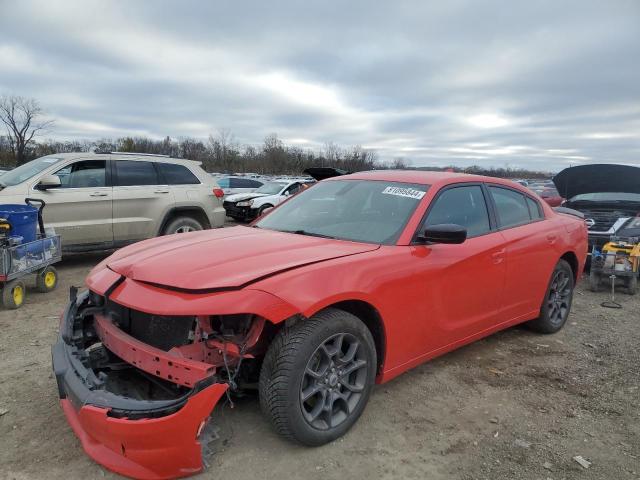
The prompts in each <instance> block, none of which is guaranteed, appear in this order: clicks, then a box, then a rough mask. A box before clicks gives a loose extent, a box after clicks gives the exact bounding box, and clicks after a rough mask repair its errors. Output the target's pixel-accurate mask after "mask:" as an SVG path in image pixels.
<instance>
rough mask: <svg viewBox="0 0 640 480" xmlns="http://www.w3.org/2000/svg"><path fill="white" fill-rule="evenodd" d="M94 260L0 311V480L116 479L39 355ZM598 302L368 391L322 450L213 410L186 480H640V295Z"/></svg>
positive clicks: (579, 303)
mask: <svg viewBox="0 0 640 480" xmlns="http://www.w3.org/2000/svg"><path fill="white" fill-rule="evenodd" d="M101 258H102V256H100V255H83V256H77V257H74V258H71V259H68V260H66V261H65V262H64V263H62V264H61V265H60V268H59V270H60V273H61V284H60V288H59V289H58V290H57V291H56V292H54V293H52V294H48V295H42V294H37V293H35V292H33V293H32V292H30V295H29V297H28V298H27V303H26V305H25V306H24V307H23V308H22V309H21V310H18V311H0V329H1V331H2V335H1V336H0V367H1V368H0V411H4V409H6V410H8V411H7V412H6V413H5V414H4V415H2V416H0V478H10V479H32V478H33V479H36V478H37V479H40V478H49V479H63V478H64V479H70V478H73V479H75V478H102V477H106V478H116V476H114V475H112V474H110V473H109V472H107V471H105V470H103V469H102V468H100V467H99V466H98V465H97V464H95V463H93V462H92V461H91V460H90V459H89V458H88V457H87V456H86V455H84V454H83V452H82V450H81V448H80V445H79V443H78V441H77V440H76V438H75V436H74V435H73V433H72V432H71V430H70V428H69V427H68V426H67V423H66V421H65V420H64V417H63V414H62V412H61V410H60V408H59V405H58V400H57V398H56V387H55V380H54V378H53V376H52V374H51V367H50V353H49V347H50V345H51V344H52V343H53V342H54V340H55V338H56V334H57V326H58V313H59V312H60V310H61V309H62V307H63V305H64V303H65V300H66V298H67V295H68V294H67V292H68V288H69V286H70V285H81V284H82V281H83V278H84V276H85V275H86V274H87V272H88V271H89V270H90V268H91V267H92V266H93V265H94V264H96V263H97V262H98V261H99V260H101ZM606 297H607V295H606V294H605V293H601V294H597V295H596V294H593V293H591V292H587V291H585V288H584V284H583V285H582V286H581V287H580V288H579V289H578V291H577V294H576V296H575V303H574V308H573V313H572V315H571V317H570V319H569V322H568V324H567V326H566V328H565V329H564V330H563V331H562V332H560V333H559V334H556V335H552V336H541V335H536V334H533V333H531V332H529V331H527V330H526V329H524V328H514V329H511V330H508V331H505V332H502V333H499V334H497V335H494V336H492V337H490V338H488V339H485V340H483V341H480V342H477V343H475V344H473V345H471V346H468V347H466V348H463V349H461V350H459V351H457V352H454V353H452V354H449V355H446V356H444V357H441V358H440V359H437V360H435V361H432V362H431V363H428V364H425V365H422V366H420V367H418V368H416V369H414V370H413V371H411V372H409V373H407V374H405V375H403V376H401V377H400V378H398V379H396V380H394V381H392V382H391V383H389V384H386V385H382V386H377V387H376V388H375V390H374V394H373V397H372V398H371V401H370V403H369V405H368V407H367V409H366V411H365V413H364V415H363V417H362V418H361V420H360V422H359V423H358V424H357V425H356V427H355V428H354V429H353V430H352V431H351V432H350V433H349V434H348V435H346V437H344V438H343V439H342V440H339V441H337V442H335V443H333V444H330V445H327V446H324V447H321V448H315V449H309V448H302V447H298V446H294V445H291V444H289V443H287V442H285V441H283V440H281V439H280V438H279V437H278V436H276V434H274V433H273V432H272V431H271V429H270V428H269V426H268V425H267V423H266V422H265V420H263V418H262V417H261V415H260V413H259V408H258V402H257V400H256V398H251V397H250V398H244V399H242V400H240V401H238V402H237V403H236V406H235V408H233V409H231V408H230V407H229V406H225V407H223V408H218V409H217V410H216V411H215V414H214V415H215V418H216V421H217V422H218V424H219V425H220V436H221V439H220V440H218V441H217V442H216V443H215V444H214V445H213V447H214V448H215V449H216V450H217V453H216V454H215V455H214V456H213V457H212V458H211V459H210V462H211V466H210V467H209V469H208V470H207V471H206V472H205V473H204V474H202V475H201V476H200V477H198V478H212V479H213V478H236V479H244V478H256V477H258V478H260V477H262V478H302V477H303V476H304V478H309V479H314V478H322V479H324V480H326V479H333V478H336V479H343V478H345V477H350V478H355V479H360V478H370V479H373V478H420V479H422V478H430V479H445V478H446V479H450V478H453V479H542V480H545V479H549V478H550V479H554V480H555V479H563V478H566V479H573V478H579V479H607V480H609V479H627V478H640V401H639V398H640V378H639V377H640V373H639V368H638V367H639V365H640V353H639V351H640V349H639V348H638V347H639V346H640V334H639V333H638V332H639V330H640V329H639V328H638V326H639V325H640V296H637V297H630V296H627V295H623V294H621V295H620V300H621V301H622V303H623V309H621V310H609V309H606V308H602V307H600V305H599V304H600V302H601V301H603V300H604V299H605V298H606ZM577 455H581V456H582V457H584V458H585V459H587V460H588V461H589V462H592V464H591V466H590V468H588V469H585V468H583V467H582V466H580V465H579V464H578V463H577V462H576V461H574V460H573V459H572V458H573V457H574V456H577Z"/></svg>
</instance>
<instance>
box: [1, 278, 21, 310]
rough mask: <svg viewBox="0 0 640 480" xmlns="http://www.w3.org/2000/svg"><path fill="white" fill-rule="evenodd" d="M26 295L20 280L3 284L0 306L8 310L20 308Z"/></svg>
mask: <svg viewBox="0 0 640 480" xmlns="http://www.w3.org/2000/svg"><path fill="white" fill-rule="evenodd" d="M19 292H21V293H19ZM26 294H27V289H26V287H25V285H24V282H23V281H22V280H11V281H10V282H7V283H5V284H4V288H3V289H2V305H4V307H5V308H8V309H10V310H15V309H16V308H20V307H21V306H22V305H24V299H25V296H26Z"/></svg>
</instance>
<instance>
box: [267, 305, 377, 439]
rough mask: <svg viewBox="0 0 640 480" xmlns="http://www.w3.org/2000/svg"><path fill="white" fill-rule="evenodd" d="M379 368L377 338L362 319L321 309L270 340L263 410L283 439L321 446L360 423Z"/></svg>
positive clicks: (332, 310)
mask: <svg viewBox="0 0 640 480" xmlns="http://www.w3.org/2000/svg"><path fill="white" fill-rule="evenodd" d="M338 344H340V346H338ZM345 348H346V352H345V350H344V349H345ZM331 352H333V353H332V354H331V355H330V353H331ZM347 357H352V358H351V360H349V359H348V358H347ZM376 367H377V363H376V349H375V345H374V342H373V337H372V336H371V332H369V329H368V328H367V327H366V326H365V325H364V324H363V323H362V322H361V321H360V319H359V318H358V317H356V316H354V315H352V314H350V313H347V312H344V311H342V310H338V309H333V308H329V309H326V310H323V311H322V312H319V313H318V314H316V315H314V316H313V317H311V318H310V319H308V320H304V321H300V322H298V323H296V324H295V325H293V326H291V327H287V326H284V327H282V330H280V332H278V334H277V335H276V337H275V338H274V340H273V342H271V345H270V346H269V349H268V351H267V354H266V356H265V358H264V362H263V364H262V370H261V372H260V383H259V394H260V406H261V408H262V411H263V413H264V414H265V416H266V417H267V418H268V419H269V420H270V422H271V424H272V425H273V426H274V428H275V429H276V431H277V432H278V433H279V434H280V435H282V436H283V437H285V438H287V439H289V440H292V441H294V442H297V443H301V444H303V445H308V446H317V445H323V444H325V443H328V442H331V441H333V440H335V439H336V438H338V437H341V436H342V435H344V434H345V433H346V432H347V431H348V430H349V429H350V428H351V427H352V426H353V424H354V423H355V422H356V421H357V420H358V418H359V417H360V415H361V414H362V411H363V410H364V408H365V406H366V404H367V401H368V400H369V395H370V394H371V389H372V388H373V383H374V380H375V376H376ZM332 369H333V370H332ZM344 370H349V372H348V373H344ZM347 386H348V387H347ZM305 392H306V393H305ZM311 392H313V393H311ZM308 393H311V394H310V395H309V396H308V398H307V399H306V400H304V399H303V395H306V394H308ZM329 402H331V409H330V410H329V408H327V407H328V406H329Z"/></svg>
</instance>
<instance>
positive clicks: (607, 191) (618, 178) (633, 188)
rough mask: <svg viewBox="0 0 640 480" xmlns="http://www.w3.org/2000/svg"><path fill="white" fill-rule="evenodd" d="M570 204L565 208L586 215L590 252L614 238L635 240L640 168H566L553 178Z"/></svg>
mask: <svg viewBox="0 0 640 480" xmlns="http://www.w3.org/2000/svg"><path fill="white" fill-rule="evenodd" d="M553 183H554V184H555V185H556V188H557V189H558V192H560V195H561V196H562V197H564V198H566V199H567V200H566V202H565V203H563V205H562V206H563V207H568V208H573V209H574V210H579V211H580V212H582V213H583V214H584V217H585V222H586V224H587V228H588V229H589V250H591V249H592V248H593V246H594V245H595V246H596V248H600V247H602V246H603V245H604V244H605V243H606V242H608V241H609V239H610V238H611V236H621V237H626V236H635V235H633V233H634V232H635V231H636V230H638V228H637V227H636V224H637V223H638V218H637V217H638V216H639V215H640V168H638V167H632V166H628V165H615V164H593V165H581V166H578V167H572V168H566V169H564V170H562V171H561V172H560V173H558V174H557V175H556V176H555V177H554V178H553Z"/></svg>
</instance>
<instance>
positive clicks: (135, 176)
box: [114, 160, 159, 187]
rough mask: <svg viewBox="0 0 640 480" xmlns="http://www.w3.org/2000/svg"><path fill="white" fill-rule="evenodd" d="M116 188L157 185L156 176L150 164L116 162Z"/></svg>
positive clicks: (126, 161) (129, 161)
mask: <svg viewBox="0 0 640 480" xmlns="http://www.w3.org/2000/svg"><path fill="white" fill-rule="evenodd" d="M114 163H115V166H116V186H119V187H129V186H137V185H158V184H159V182H158V174H157V173H156V169H155V168H154V166H153V163H152V162H143V161H139V162H136V161H133V160H116V161H115V162H114Z"/></svg>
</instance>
